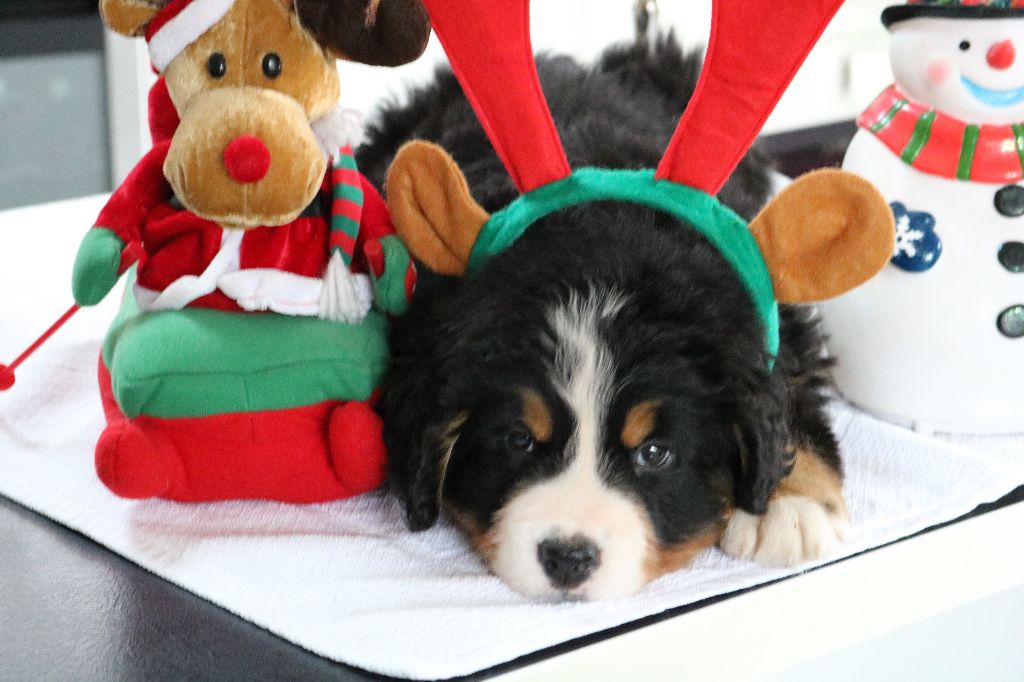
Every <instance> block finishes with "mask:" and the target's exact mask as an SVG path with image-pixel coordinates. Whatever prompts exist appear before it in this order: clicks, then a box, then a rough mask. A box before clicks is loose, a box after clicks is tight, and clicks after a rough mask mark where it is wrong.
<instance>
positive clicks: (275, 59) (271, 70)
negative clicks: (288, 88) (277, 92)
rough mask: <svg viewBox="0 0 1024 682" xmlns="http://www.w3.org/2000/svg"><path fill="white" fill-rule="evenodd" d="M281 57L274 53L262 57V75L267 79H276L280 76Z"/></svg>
mask: <svg viewBox="0 0 1024 682" xmlns="http://www.w3.org/2000/svg"><path fill="white" fill-rule="evenodd" d="M282 66H283V65H282V64H281V55H279V54H277V53H276V52H269V53H267V55H266V56H264V57H263V73H264V74H265V75H266V77H267V78H277V77H278V76H280V75H281V68H282Z"/></svg>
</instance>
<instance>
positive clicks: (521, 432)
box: [505, 429, 536, 452]
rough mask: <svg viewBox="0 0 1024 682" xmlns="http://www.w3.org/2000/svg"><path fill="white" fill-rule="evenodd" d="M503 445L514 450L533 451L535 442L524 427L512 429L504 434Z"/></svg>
mask: <svg viewBox="0 0 1024 682" xmlns="http://www.w3.org/2000/svg"><path fill="white" fill-rule="evenodd" d="M505 445H507V446H508V448H509V450H514V451H516V452H533V448H534V446H535V445H536V442H535V441H534V440H533V436H532V435H530V432H529V431H527V430H526V429H514V430H512V431H509V433H508V435H507V436H505Z"/></svg>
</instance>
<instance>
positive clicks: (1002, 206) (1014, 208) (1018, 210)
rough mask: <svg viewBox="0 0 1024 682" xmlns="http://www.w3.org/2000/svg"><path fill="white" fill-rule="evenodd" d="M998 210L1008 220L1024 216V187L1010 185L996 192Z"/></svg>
mask: <svg viewBox="0 0 1024 682" xmlns="http://www.w3.org/2000/svg"><path fill="white" fill-rule="evenodd" d="M996 210H997V211H999V213H1001V214H1002V215H1004V216H1006V217H1007V218H1019V217H1021V216H1022V215H1024V187H1019V186H1017V185H1008V186H1007V187H1004V188H1002V189H1001V190H999V191H998V192H996Z"/></svg>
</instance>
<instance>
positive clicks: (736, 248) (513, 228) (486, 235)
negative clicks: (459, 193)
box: [468, 168, 779, 369]
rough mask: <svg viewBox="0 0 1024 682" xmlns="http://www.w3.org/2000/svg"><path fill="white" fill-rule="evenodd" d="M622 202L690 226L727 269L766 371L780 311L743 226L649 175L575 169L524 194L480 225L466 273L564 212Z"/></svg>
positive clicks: (704, 199) (703, 199)
mask: <svg viewBox="0 0 1024 682" xmlns="http://www.w3.org/2000/svg"><path fill="white" fill-rule="evenodd" d="M604 200H616V201H627V202H630V203H634V204H641V205H644V206H650V207H651V208H656V209H659V210H661V211H664V212H665V213H668V214H669V215H673V216H675V217H677V218H679V219H680V220H682V221H684V222H686V223H688V224H689V225H692V226H693V227H694V228H695V229H696V230H697V231H698V232H700V233H701V234H702V235H704V236H705V237H706V238H707V239H708V240H709V241H710V242H711V243H712V244H714V245H715V247H716V248H717V249H718V250H719V251H720V252H721V253H722V255H723V256H725V258H726V260H728V261H729V263H731V264H732V267H733V269H734V270H735V271H736V274H738V275H739V277H740V280H742V282H743V284H744V286H745V287H746V289H747V292H748V293H749V294H750V297H751V299H753V301H754V307H755V308H756V309H757V314H758V315H759V316H760V317H761V321H762V322H763V323H764V333H765V348H766V349H767V351H768V354H769V358H770V359H769V362H768V367H769V369H771V367H772V366H773V365H774V359H775V357H776V356H777V355H778V353H779V306H778V303H777V302H776V300H775V291H774V289H773V288H772V279H771V275H770V274H769V273H768V266H767V265H766V264H765V262H764V257H763V256H762V255H761V249H760V248H759V247H758V245H757V242H756V241H755V240H754V236H753V235H752V234H751V232H750V230H749V229H748V227H747V223H746V221H744V220H743V219H742V218H740V217H739V216H738V215H736V213H734V212H733V211H732V210H730V209H729V208H728V207H727V206H724V205H723V204H722V203H721V202H719V201H718V200H717V199H716V198H714V197H713V196H711V195H709V194H705V193H704V192H701V191H700V190H696V189H693V188H692V187H686V186H684V185H680V184H678V183H675V182H672V181H671V180H657V179H655V177H654V171H653V170H613V169H605V168H580V169H578V170H575V171H573V173H572V174H571V175H570V176H568V177H566V178H564V179H562V180H558V181H557V182H552V183H550V184H548V185H544V186H543V187H539V188H537V189H535V190H533V191H532V192H528V193H526V194H523V195H522V196H520V197H519V198H517V199H516V200H515V201H513V202H512V203H511V204H509V205H508V206H506V207H505V208H504V209H502V210H501V211H498V212H497V213H495V214H494V215H492V216H491V219H490V220H489V221H488V222H487V224H485V225H484V227H483V229H482V230H481V232H480V236H479V237H478V238H477V240H476V243H475V244H474V245H473V250H472V252H471V253H470V255H469V266H468V267H469V271H470V272H476V271H477V270H479V269H480V268H481V267H482V266H483V264H484V263H486V262H487V260H488V259H489V258H491V257H492V256H495V255H497V254H499V253H501V252H502V251H504V250H505V249H507V248H508V247H510V246H511V245H512V244H513V243H514V242H515V241H516V240H517V239H519V237H521V236H522V235H523V233H524V232H526V229H527V228H528V227H530V225H532V224H534V223H535V222H537V221H538V220H540V219H541V218H543V217H544V216H546V215H548V214H550V213H554V212H555V211H558V210H560V209H563V208H567V207H569V206H575V205H577V204H583V203H587V202H591V201H604Z"/></svg>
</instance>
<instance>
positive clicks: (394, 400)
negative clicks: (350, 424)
mask: <svg viewBox="0 0 1024 682" xmlns="http://www.w3.org/2000/svg"><path fill="white" fill-rule="evenodd" d="M436 328H437V324H436V316H435V314H434V313H433V311H432V310H431V309H430V306H429V304H428V305H426V306H421V307H415V306H414V307H413V308H412V309H411V310H410V311H409V313H408V314H407V315H405V316H404V317H400V318H398V319H396V320H395V322H394V330H393V334H392V362H391V368H390V369H389V370H388V373H387V375H386V376H385V378H384V381H383V382H382V384H381V393H380V399H379V400H378V402H377V409H378V411H379V412H380V415H381V417H382V418H383V419H384V440H385V444H386V445H387V449H388V478H389V480H390V483H391V487H392V489H393V490H394V492H395V493H397V495H398V496H399V497H400V498H401V499H402V501H403V502H404V504H405V508H406V514H407V520H408V523H409V527H410V528H411V529H412V530H424V529H426V528H429V527H430V526H433V525H434V523H435V522H436V521H437V518H438V515H439V514H440V510H441V492H442V488H443V486H444V479H445V473H446V471H447V467H448V458H449V457H450V456H451V451H452V448H453V447H454V445H455V442H456V439H457V438H458V435H459V428H460V427H461V426H462V424H463V422H464V421H465V417H463V416H461V415H460V412H461V409H462V408H461V406H458V405H455V404H454V402H453V401H452V399H451V398H452V392H451V391H449V390H447V387H448V385H449V383H450V380H451V367H450V364H447V363H446V362H445V359H444V352H445V351H446V350H448V346H447V345H446V344H445V343H444V342H443V339H444V337H443V336H441V335H439V334H438V333H437V331H436Z"/></svg>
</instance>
